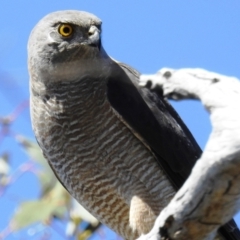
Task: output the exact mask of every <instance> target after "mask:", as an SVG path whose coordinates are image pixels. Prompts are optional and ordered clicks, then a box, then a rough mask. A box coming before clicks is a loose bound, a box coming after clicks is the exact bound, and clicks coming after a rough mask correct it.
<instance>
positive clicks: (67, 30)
mask: <svg viewBox="0 0 240 240" xmlns="http://www.w3.org/2000/svg"><path fill="white" fill-rule="evenodd" d="M58 32H59V33H60V34H61V35H62V36H63V37H70V36H71V35H72V33H73V27H72V26H71V25H70V24H61V25H60V26H59V28H58Z"/></svg>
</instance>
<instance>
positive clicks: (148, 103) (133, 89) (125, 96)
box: [107, 63, 201, 190]
mask: <svg viewBox="0 0 240 240" xmlns="http://www.w3.org/2000/svg"><path fill="white" fill-rule="evenodd" d="M118 64H119V65H118ZM118 64H117V66H115V67H114V73H112V74H111V77H110V78H109V80H108V83H107V86H108V99H109V101H110V103H111V105H112V107H113V108H114V109H115V110H116V111H117V112H118V113H119V115H120V116H121V117H122V118H123V120H124V122H125V123H126V124H127V125H128V127H129V128H130V129H131V130H132V131H133V133H134V134H135V135H136V136H138V137H139V138H140V139H141V140H142V141H143V142H144V144H145V145H147V146H148V147H149V148H150V149H151V151H152V152H153V153H154V154H155V155H156V159H157V161H158V163H159V164H160V165H161V166H162V168H163V170H164V171H165V172H166V174H167V176H168V177H169V180H170V181H171V182H172V184H173V186H174V187H175V188H176V190H177V189H179V188H180V187H181V186H182V184H183V183H184V181H185V180H186V178H187V177H188V176H189V174H190V172H191V169H192V167H193V165H194V163H195V162H196V160H197V159H198V158H199V157H200V155H201V149H200V147H199V146H198V144H197V143H196V141H195V140H194V138H193V136H192V134H191V133H190V131H189V130H188V129H187V127H186V126H185V124H184V123H183V121H182V120H181V119H180V117H179V116H178V114H177V113H176V112H175V110H174V109H173V108H172V107H171V106H170V105H169V104H168V102H167V101H166V100H165V99H164V98H163V97H159V96H158V95H157V94H156V93H154V92H151V91H150V90H149V89H146V88H145V89H141V88H139V87H138V77H139V74H138V73H137V72H136V71H135V70H133V69H131V68H130V67H128V66H127V65H123V64H120V63H118ZM119 66H121V67H119Z"/></svg>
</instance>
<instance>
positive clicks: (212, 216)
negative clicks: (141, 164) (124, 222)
mask: <svg viewBox="0 0 240 240" xmlns="http://www.w3.org/2000/svg"><path fill="white" fill-rule="evenodd" d="M139 84H140V85H141V86H146V85H147V86H150V88H152V89H154V88H156V87H161V88H162V89H163V92H164V95H165V96H166V97H168V98H171V99H175V100H180V99H199V100H200V101H201V102H202V103H203V105H204V106H205V107H206V109H207V110H208V111H209V113H210V114H211V115H210V118H211V122H212V126H213V129H212V132H211V134H210V137H209V140H208V142H207V145H206V148H205V150H204V152H203V154H202V156H201V158H200V159H199V161H198V162H197V163H196V165H195V167H194V168H193V170H192V173H191V175H190V177H189V178H188V179H187V181H186V182H185V184H184V185H183V187H182V188H181V189H180V190H179V191H178V192H177V194H176V195H175V197H174V198H173V199H172V201H171V202H170V203H169V205H168V206H167V207H166V208H165V209H164V210H163V211H162V212H161V214H160V216H159V217H158V218H157V220H156V222H155V225H154V227H153V229H152V231H151V232H150V233H149V234H147V235H145V236H142V237H141V238H140V239H141V240H143V239H151V240H152V239H181V240H183V239H194V240H197V239H199V240H200V239H201V240H202V239H205V240H210V239H214V237H215V235H216V232H217V229H218V228H219V227H220V226H221V225H223V224H225V223H226V222H228V221H229V220H230V219H231V218H232V217H233V215H234V214H236V213H237V211H238V210H239V209H240V187H239V186H240V106H239V105H240V83H239V81H238V79H236V78H234V77H226V76H222V75H220V74H216V73H212V72H208V71H205V70H202V69H181V70H173V69H166V68H164V69H161V70H160V71H159V72H158V73H157V74H155V75H142V77H141V79H140V83H139ZM160 235H161V236H160Z"/></svg>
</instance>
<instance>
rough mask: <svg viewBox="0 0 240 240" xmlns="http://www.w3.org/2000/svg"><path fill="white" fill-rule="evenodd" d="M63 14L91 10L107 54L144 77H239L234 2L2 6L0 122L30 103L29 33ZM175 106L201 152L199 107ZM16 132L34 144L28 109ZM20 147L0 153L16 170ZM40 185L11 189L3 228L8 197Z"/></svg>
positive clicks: (2, 203)
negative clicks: (183, 73)
mask: <svg viewBox="0 0 240 240" xmlns="http://www.w3.org/2000/svg"><path fill="white" fill-rule="evenodd" d="M64 9H76V10H84V11H89V12H92V13H94V14H95V15H97V16H98V17H100V18H101V19H102V21H103V45H104V48H105V49H106V51H107V52H108V54H109V55H111V56H112V57H113V58H115V59H117V60H119V61H123V62H126V63H128V64H130V65H132V66H133V67H135V68H136V69H138V70H139V71H140V72H142V73H154V72H156V71H157V70H158V69H160V68H162V67H171V68H184V67H191V68H195V67H199V68H205V69H207V70H210V71H215V72H218V73H221V74H225V75H230V76H236V77H238V78H240V44H239V43H240V31H239V24H240V1H238V0H229V1H226V0H211V1H209V0H201V1H192V0H184V1H177V0H175V1H174V0H172V1H167V0H165V1H163V0H148V1H143V0H142V1H139V0H131V1H129V0H122V1H112V0H104V1H98V0H87V1H86V0H85V1H83V0H77V1H76V0H72V1H63V0H58V1H47V0H36V1H29V0H22V1H13V0H8V1H1V7H0V23H1V28H0V29H1V30H0V32H1V34H0V81H1V82H0V83H1V85H0V103H1V104H0V106H1V107H0V116H3V115H6V114H8V113H10V112H11V111H12V110H13V109H14V108H15V107H16V106H17V105H18V104H19V103H20V102H22V101H24V100H26V99H28V73H27V65H26V63H27V51H26V45H27V40H28V36H29V34H30V31H31V29H32V28H33V27H34V25H35V24H36V23H37V22H38V21H39V20H40V19H41V18H42V17H43V16H44V15H46V14H47V13H50V12H53V11H57V10H64ZM173 105H174V107H176V109H177V111H178V112H179V113H180V115H181V116H182V118H183V119H184V121H185V122H186V124H187V125H188V126H189V128H190V130H191V131H192V132H193V134H194V136H195V137H196V139H197V141H198V142H199V144H200V145H201V147H202V148H203V147H204V145H205V143H206V141H207V138H208V135H209V133H210V130H211V126H210V123H209V119H208V115H207V113H206V112H205V111H204V109H203V107H202V106H201V104H199V103H196V102H189V101H184V102H181V103H177V104H176V103H173ZM13 129H14V131H15V132H17V133H19V134H23V135H26V136H29V137H32V138H33V134H32V131H31V126H30V120H29V114H28V110H27V109H26V110H25V111H24V112H23V113H22V114H21V115H20V117H19V118H18V120H17V121H16V122H15V123H14V124H13ZM17 149H19V148H18V146H17V144H16V143H14V142H13V141H12V139H11V138H8V139H6V140H5V141H4V142H3V143H0V155H1V153H2V152H3V151H4V150H9V151H11V152H14V153H13V154H12V156H11V164H12V165H13V169H14V168H16V167H18V166H19V165H20V164H21V162H23V161H25V160H26V156H25V155H23V153H21V152H19V151H17ZM37 186H38V185H37V181H36V180H35V179H34V177H33V176H31V175H30V174H28V175H26V176H24V177H22V178H21V179H20V180H19V182H18V183H16V184H15V185H14V186H12V187H10V189H8V191H7V194H6V195H5V197H3V198H2V199H0V212H1V219H0V230H1V229H2V228H3V227H4V226H5V225H6V224H7V222H8V220H9V218H10V217H11V215H12V213H13V211H14V208H15V206H16V201H14V200H12V198H13V197H12V196H17V197H18V199H20V200H26V199H28V198H34V197H37V196H38V191H37V190H36V188H37ZM238 222H239V223H240V218H239V220H238ZM54 236H55V235H54ZM25 237H27V235H26V236H25ZM7 239H20V237H19V235H17V236H15V237H14V236H10V237H9V238H7ZM29 239H33V238H32V237H31V238H30V237H29ZM36 239H39V238H36ZM52 239H58V237H57V236H55V237H54V238H52Z"/></svg>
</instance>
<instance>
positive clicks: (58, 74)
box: [28, 10, 109, 82]
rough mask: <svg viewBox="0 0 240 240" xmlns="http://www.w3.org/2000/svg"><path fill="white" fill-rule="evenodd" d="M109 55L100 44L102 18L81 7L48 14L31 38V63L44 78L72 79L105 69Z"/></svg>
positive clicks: (37, 73)
mask: <svg viewBox="0 0 240 240" xmlns="http://www.w3.org/2000/svg"><path fill="white" fill-rule="evenodd" d="M108 59H109V57H108V56H107V54H106V53H105V51H104V49H103V48H102V46H101V20H100V19H99V18H97V17H96V16H94V15H93V14H90V13H87V12H81V11H72V10H69V11H59V12H54V13H51V14H49V15H47V16H45V17H44V18H43V19H42V20H40V21H39V23H38V24H37V25H36V26H35V28H34V29H33V31H32V33H31V35H30V38H29V42H28V64H29V72H30V75H32V76H31V78H32V77H33V72H34V74H35V77H36V75H37V77H38V78H40V79H38V80H42V81H45V80H46V81H54V82H56V81H70V80H76V78H77V77H78V76H83V75H88V72H91V75H92V74H93V71H92V69H93V68H94V69H95V72H96V74H98V70H99V72H102V70H103V69H102V68H105V67H104V65H106V62H105V61H104V60H106V61H108Z"/></svg>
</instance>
